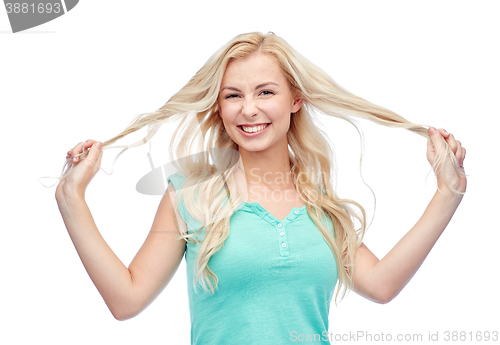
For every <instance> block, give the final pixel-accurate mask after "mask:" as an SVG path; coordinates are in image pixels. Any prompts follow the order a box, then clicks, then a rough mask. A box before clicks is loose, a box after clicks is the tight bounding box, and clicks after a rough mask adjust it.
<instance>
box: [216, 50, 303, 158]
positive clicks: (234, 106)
mask: <svg viewBox="0 0 500 345" xmlns="http://www.w3.org/2000/svg"><path fill="white" fill-rule="evenodd" d="M301 105H302V99H300V98H299V97H294V96H293V95H292V94H291V91H290V87H289V85H288V81H287V80H286V78H285V76H284V75H283V73H282V71H281V68H280V67H279V65H278V63H277V61H276V60H275V58H274V57H272V56H269V55H266V54H252V55H250V56H249V57H247V58H245V59H240V60H235V61H233V62H231V63H229V65H228V66H227V68H226V72H225V73H224V77H223V79H222V84H221V91H220V94H219V114H220V116H221V118H222V121H223V123H224V127H225V129H226V131H227V133H228V134H229V136H230V137H231V139H233V141H234V142H235V143H236V144H238V146H239V150H240V151H241V150H242V149H243V150H246V151H263V150H267V149H269V148H272V147H273V146H275V145H276V144H284V143H286V145H285V147H288V141H287V137H286V133H287V132H288V129H289V127H290V114H291V113H295V112H296V111H298V110H299V109H300V106H301ZM265 126H266V127H265ZM264 127H265V128H264ZM245 130H246V131H245ZM283 141H284V143H283Z"/></svg>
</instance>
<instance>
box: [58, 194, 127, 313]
mask: <svg viewBox="0 0 500 345" xmlns="http://www.w3.org/2000/svg"><path fill="white" fill-rule="evenodd" d="M57 204H58V206H59V210H60V212H61V215H62V218H63V220H64V224H65V225H66V228H67V229H68V233H69V235H70V237H71V240H72V241H73V244H74V245H75V248H76V251H77V252H78V255H79V256H80V259H81V260H82V263H83V265H84V266H85V269H86V270H87V273H88V274H89V276H90V278H91V279H92V281H93V282H94V284H95V286H96V288H97V290H99V293H100V294H101V296H102V297H103V299H104V301H105V302H106V305H107V306H108V308H109V310H110V311H111V313H112V314H113V316H114V317H115V318H117V319H123V318H124V317H126V316H128V313H131V312H132V309H133V308H131V307H130V303H131V302H132V299H131V298H130V297H131V291H132V287H133V280H132V277H131V274H130V271H129V269H128V268H127V267H126V266H125V265H124V264H123V263H122V262H121V261H120V259H119V258H118V257H117V256H116V255H115V253H114V252H113V251H112V250H111V248H110V247H109V246H108V244H107V243H106V241H105V240H104V238H103V237H102V236H101V234H100V233H99V231H98V229H97V227H96V224H95V222H94V219H93V218H92V214H91V213H90V210H89V207H88V206H87V203H86V202H85V199H83V198H81V197H77V196H75V197H64V200H57Z"/></svg>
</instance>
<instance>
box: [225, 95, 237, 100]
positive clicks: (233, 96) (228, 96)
mask: <svg viewBox="0 0 500 345" xmlns="http://www.w3.org/2000/svg"><path fill="white" fill-rule="evenodd" d="M236 97H238V95H235V94H232V95H227V96H226V99H228V98H236Z"/></svg>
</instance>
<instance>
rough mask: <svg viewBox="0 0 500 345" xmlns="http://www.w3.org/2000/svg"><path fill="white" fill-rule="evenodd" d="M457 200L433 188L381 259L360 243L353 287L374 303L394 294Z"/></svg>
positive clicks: (427, 249)
mask: <svg viewBox="0 0 500 345" xmlns="http://www.w3.org/2000/svg"><path fill="white" fill-rule="evenodd" d="M460 200H461V197H455V198H453V197H451V198H450V197H447V196H443V195H442V194H441V193H440V192H439V191H438V192H436V194H435V195H434V197H433V198H432V200H431V202H430V203H429V205H428V206H427V209H426V210H425V212H424V214H423V215H422V217H421V218H420V219H419V220H418V222H417V223H416V224H415V226H413V228H411V230H410V231H408V233H407V234H406V235H405V236H403V238H402V239H401V240H400V241H399V242H398V243H397V244H396V245H395V246H394V248H392V249H391V251H389V253H387V255H386V256H384V257H383V258H382V260H379V259H377V257H376V256H375V255H373V253H372V252H371V251H370V250H369V249H368V248H367V247H366V246H365V245H364V244H362V245H361V246H360V247H359V248H358V249H357V250H356V253H355V255H354V266H355V269H354V291H355V292H357V293H358V294H360V295H361V296H363V297H365V298H368V299H370V300H372V301H374V302H377V303H388V302H389V301H391V300H392V299H393V298H394V297H396V296H397V295H398V294H399V292H401V290H402V289H403V288H404V287H405V286H406V284H407V283H408V282H409V281H410V279H411V278H412V277H413V275H414V274H415V273H416V272H417V270H418V269H419V267H420V266H421V265H422V263H423V261H424V260H425V258H426V257H427V255H428V254H429V252H430V250H431V249H432V247H433V246H434V244H435V243H436V241H437V240H438V238H439V236H441V234H442V232H443V231H444V229H445V228H446V226H447V225H448V223H449V221H450V220H451V217H452V216H453V214H454V212H455V210H456V209H457V207H458V205H459V203H460Z"/></svg>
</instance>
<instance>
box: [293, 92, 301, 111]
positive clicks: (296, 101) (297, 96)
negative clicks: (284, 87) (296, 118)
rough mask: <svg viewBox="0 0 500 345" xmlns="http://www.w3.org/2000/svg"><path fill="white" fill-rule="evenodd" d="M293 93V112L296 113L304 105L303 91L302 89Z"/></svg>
mask: <svg viewBox="0 0 500 345" xmlns="http://www.w3.org/2000/svg"><path fill="white" fill-rule="evenodd" d="M292 95H293V104H292V113H296V112H297V111H299V109H300V107H301V106H302V101H303V99H302V93H301V92H300V90H295V91H294V92H293V94H292Z"/></svg>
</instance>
